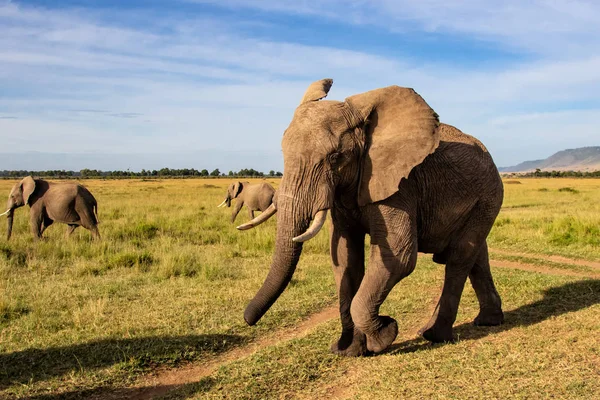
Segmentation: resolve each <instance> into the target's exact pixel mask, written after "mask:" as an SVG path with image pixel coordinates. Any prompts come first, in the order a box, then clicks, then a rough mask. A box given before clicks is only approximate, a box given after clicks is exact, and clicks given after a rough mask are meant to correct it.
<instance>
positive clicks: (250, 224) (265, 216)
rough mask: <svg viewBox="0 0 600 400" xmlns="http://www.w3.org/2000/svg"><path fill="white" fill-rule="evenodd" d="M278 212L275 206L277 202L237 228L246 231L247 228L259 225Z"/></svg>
mask: <svg viewBox="0 0 600 400" xmlns="http://www.w3.org/2000/svg"><path fill="white" fill-rule="evenodd" d="M276 212H277V209H276V208H275V204H271V205H270V206H269V208H267V209H266V210H265V212H263V213H261V214H260V215H259V216H258V217H256V218H254V219H253V220H252V221H250V222H246V223H245V224H242V225H240V226H238V227H237V229H239V230H240V231H245V230H246V229H250V228H254V227H255V226H258V225H260V224H262V223H263V222H265V221H266V220H268V219H269V218H271V217H272V216H273V215H274V214H275V213H276Z"/></svg>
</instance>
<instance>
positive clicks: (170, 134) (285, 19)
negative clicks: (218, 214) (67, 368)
mask: <svg viewBox="0 0 600 400" xmlns="http://www.w3.org/2000/svg"><path fill="white" fill-rule="evenodd" d="M121 3H122V2H119V1H114V0H108V1H105V2H103V4H102V6H96V5H93V4H91V2H89V1H86V0H58V1H53V2H50V1H47V0H18V1H17V0H13V1H10V0H0V29H1V30H2V32H3V37H2V38H0V61H1V62H2V64H1V65H2V66H1V67H0V85H1V86H2V88H3V93H2V96H0V140H2V143H3V148H2V150H1V151H2V159H0V170H4V169H7V170H9V169H24V170H40V169H49V168H43V167H42V166H43V165H48V164H53V165H54V164H58V166H57V168H52V169H66V170H68V169H73V167H69V165H71V166H75V165H79V164H77V163H80V162H82V160H81V159H80V158H81V157H82V156H85V157H89V158H90V161H89V162H91V163H97V165H80V166H79V168H75V169H73V170H79V169H83V168H90V169H104V170H107V169H110V170H119V169H122V170H124V169H126V168H124V167H125V166H126V165H127V164H128V163H129V164H130V166H129V168H131V169H134V168H137V170H141V169H148V168H150V169H156V168H157V167H158V168H163V167H167V168H196V169H198V168H202V169H204V168H206V169H209V170H210V169H214V168H219V169H220V170H222V171H228V170H239V169H241V168H255V169H257V170H259V171H265V170H266V171H268V170H271V169H273V170H279V171H283V158H282V153H281V148H280V142H281V137H282V134H283V131H284V130H285V128H286V127H287V125H288V124H289V122H290V121H291V118H292V115H293V112H294V109H295V107H296V105H297V104H298V102H299V100H300V98H301V97H302V95H303V93H304V91H305V89H306V88H307V86H308V85H309V84H310V83H311V82H313V81H315V80H318V79H321V78H326V77H327V78H329V77H330V78H333V80H334V84H333V87H332V89H331V92H330V94H329V96H328V98H329V99H334V100H343V99H344V98H345V97H347V96H350V95H352V94H356V93H361V92H364V91H368V90H371V89H375V88H378V87H383V86H388V85H392V84H397V85H400V86H407V87H412V88H414V89H415V90H416V91H417V92H418V93H419V94H421V95H422V96H423V98H424V99H425V101H427V102H428V104H429V105H431V106H432V108H433V109H434V110H436V112H437V113H438V114H439V115H440V120H441V121H442V122H445V123H448V124H451V125H454V126H456V127H458V128H459V129H461V130H462V131H463V132H465V133H468V134H471V135H473V136H475V137H477V138H478V139H480V140H481V141H482V142H483V143H484V144H485V145H486V147H487V148H488V149H489V151H490V153H491V154H492V156H493V157H494V160H495V161H496V164H497V165H498V166H499V167H508V166H514V165H517V164H519V163H521V162H524V161H530V160H538V159H544V158H547V157H549V156H551V155H552V154H554V153H556V152H558V151H562V150H565V149H568V148H569V149H572V148H580V147H590V146H597V144H598V143H597V139H596V138H597V137H598V131H597V128H596V127H595V123H596V121H597V119H598V117H599V116H600V95H598V93H599V92H600V91H599V90H598V89H600V57H598V56H597V55H595V54H598V50H600V4H592V3H589V2H585V1H566V0H564V1H555V2H553V3H552V4H541V3H534V4H523V3H521V2H519V1H516V0H511V1H508V2H504V3H503V4H502V5H495V6H490V5H489V4H488V3H487V2H486V1H483V0H475V1H472V2H469V4H467V5H465V4H463V3H461V4H452V3H449V2H446V1H441V0H430V1H428V2H414V1H406V0H401V1H398V2H393V3H390V2H385V1H378V0H377V1H372V2H363V1H350V2H342V1H341V0H328V1H323V2H319V3H318V4H315V5H313V6H312V8H311V7H308V6H306V5H305V3H298V2H295V1H291V0H280V1H274V0H265V1H254V0H222V1H217V0H177V1H174V2H170V3H169V4H165V3H164V2H160V1H157V0H148V1H141V0H134V1H129V2H127V4H121ZM517 144H518V146H517ZM123 151H125V152H126V156H125V157H121V156H120V154H122V153H123ZM32 152H37V153H42V154H46V155H52V154H54V155H55V156H56V157H55V158H56V159H54V160H51V159H48V157H46V159H44V160H38V159H36V158H35V157H29V158H28V157H26V158H25V159H16V158H14V157H13V158H11V157H10V156H7V154H8V155H11V154H12V155H15V154H24V153H25V154H29V153H32ZM78 157H79V160H78ZM165 157H167V158H165ZM165 160H167V161H168V164H165ZM83 162H85V160H83ZM110 162H112V163H113V164H114V165H113V166H108V163H110ZM103 163H107V164H106V165H105V164H103ZM140 163H147V164H148V165H146V166H143V165H141V164H140ZM181 163H185V164H186V165H182V164H181ZM60 164H63V167H62V168H61V167H60ZM159 165H160V166H159Z"/></svg>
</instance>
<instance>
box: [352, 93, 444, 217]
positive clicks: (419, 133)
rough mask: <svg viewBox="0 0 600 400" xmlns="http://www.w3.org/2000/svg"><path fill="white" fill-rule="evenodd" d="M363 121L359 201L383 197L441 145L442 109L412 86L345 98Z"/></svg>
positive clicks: (392, 190) (387, 195)
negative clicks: (440, 111)
mask: <svg viewBox="0 0 600 400" xmlns="http://www.w3.org/2000/svg"><path fill="white" fill-rule="evenodd" d="M346 103H347V104H349V105H350V108H351V109H352V111H353V113H354V114H355V115H357V116H359V117H358V120H359V121H363V122H367V124H366V126H365V138H366V139H365V140H366V143H365V149H366V151H365V154H364V157H363V160H362V166H361V167H362V168H361V180H360V187H359V192H358V204H359V205H361V206H364V205H366V204H369V203H374V202H376V201H381V200H383V199H386V198H388V197H390V196H391V195H393V194H394V193H395V192H397V191H398V187H399V185H400V181H401V180H402V179H403V178H407V177H408V174H409V173H410V171H411V170H412V169H413V168H414V167H415V166H417V165H419V164H420V163H421V162H423V160H424V159H425V157H427V156H428V155H429V154H431V153H433V152H434V151H435V149H436V148H437V147H438V145H439V141H440V139H439V132H438V130H437V127H438V125H439V120H438V115H437V114H436V113H435V111H433V109H431V107H429V105H428V104H427V103H426V102H425V100H423V98H422V97H421V96H419V95H418V94H417V93H416V92H415V91H414V90H413V89H409V88H402V87H399V86H389V87H386V88H382V89H376V90H371V91H369V92H366V93H362V94H359V95H355V96H351V97H349V98H347V99H346Z"/></svg>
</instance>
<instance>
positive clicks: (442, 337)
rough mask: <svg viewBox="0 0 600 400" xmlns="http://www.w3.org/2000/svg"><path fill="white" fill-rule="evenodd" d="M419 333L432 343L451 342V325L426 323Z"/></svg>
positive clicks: (452, 337) (452, 338)
mask: <svg viewBox="0 0 600 400" xmlns="http://www.w3.org/2000/svg"><path fill="white" fill-rule="evenodd" d="M419 334H420V335H421V336H423V338H425V340H428V341H430V342H432V343H446V342H453V341H454V336H453V335H452V325H448V324H440V323H433V324H427V325H426V326H425V327H424V328H422V329H421V330H420V331H419Z"/></svg>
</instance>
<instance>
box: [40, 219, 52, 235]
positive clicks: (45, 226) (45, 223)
mask: <svg viewBox="0 0 600 400" xmlns="http://www.w3.org/2000/svg"><path fill="white" fill-rule="evenodd" d="M53 222H54V221H53V220H51V219H50V218H47V217H44V218H42V226H41V227H40V236H41V235H43V234H44V231H45V230H46V229H48V227H49V226H50V225H52V223H53Z"/></svg>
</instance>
